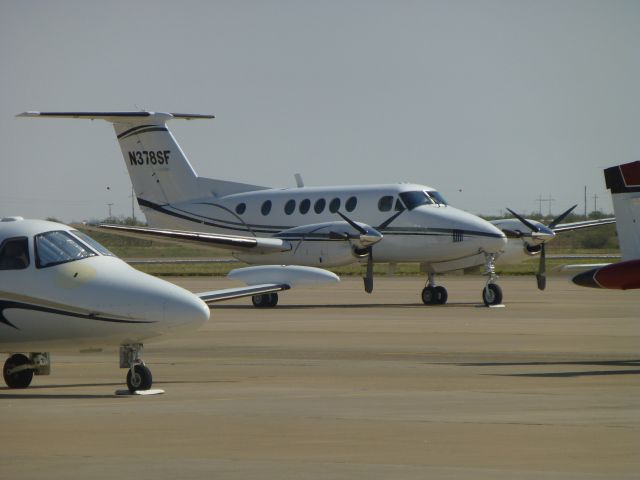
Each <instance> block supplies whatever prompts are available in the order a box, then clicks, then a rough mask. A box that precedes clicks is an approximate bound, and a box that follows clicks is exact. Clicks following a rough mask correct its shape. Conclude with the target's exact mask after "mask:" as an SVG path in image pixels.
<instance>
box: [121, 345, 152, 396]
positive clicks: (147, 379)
mask: <svg viewBox="0 0 640 480" xmlns="http://www.w3.org/2000/svg"><path fill="white" fill-rule="evenodd" d="M141 355H142V344H141V343H134V344H132V345H122V346H121V347H120V368H128V369H129V371H128V372H127V387H129V392H131V393H135V392H136V391H138V390H149V389H150V388H151V385H152V384H153V377H152V376H151V370H149V368H147V366H146V365H145V364H144V362H143V361H142V359H141V358H140V356H141Z"/></svg>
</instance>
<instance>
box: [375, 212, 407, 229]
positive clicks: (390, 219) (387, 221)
mask: <svg viewBox="0 0 640 480" xmlns="http://www.w3.org/2000/svg"><path fill="white" fill-rule="evenodd" d="M404 210H405V209H402V210H399V211H397V212H396V213H394V214H393V215H391V216H390V217H389V218H387V219H386V220H385V221H384V222H382V223H381V224H380V225H378V226H377V227H376V230H384V229H385V228H387V227H388V226H389V225H390V224H391V222H393V221H394V220H395V219H396V218H398V217H399V216H400V214H401V213H403V212H404Z"/></svg>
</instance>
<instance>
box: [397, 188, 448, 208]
mask: <svg viewBox="0 0 640 480" xmlns="http://www.w3.org/2000/svg"><path fill="white" fill-rule="evenodd" d="M400 198H402V201H403V202H404V204H405V205H406V206H407V208H408V209H409V210H413V209H414V208H416V207H419V206H420V205H433V204H436V205H446V204H447V201H446V200H445V199H444V197H443V196H442V195H440V194H439V193H438V192H436V191H434V190H432V191H430V192H427V191H424V190H418V191H415V192H402V193H400Z"/></svg>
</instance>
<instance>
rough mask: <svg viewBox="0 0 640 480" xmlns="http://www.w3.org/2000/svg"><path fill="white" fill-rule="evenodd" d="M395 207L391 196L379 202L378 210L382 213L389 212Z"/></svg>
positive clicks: (386, 196)
mask: <svg viewBox="0 0 640 480" xmlns="http://www.w3.org/2000/svg"><path fill="white" fill-rule="evenodd" d="M391 207H393V197H392V196H391V195H385V196H384V197H382V198H381V199H380V200H379V201H378V210H380V211H381V212H388V211H389V210H391Z"/></svg>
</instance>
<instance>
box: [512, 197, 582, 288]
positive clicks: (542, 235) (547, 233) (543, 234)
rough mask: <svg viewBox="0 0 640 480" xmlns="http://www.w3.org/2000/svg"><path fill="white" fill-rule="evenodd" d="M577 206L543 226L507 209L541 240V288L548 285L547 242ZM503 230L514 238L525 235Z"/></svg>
mask: <svg viewBox="0 0 640 480" xmlns="http://www.w3.org/2000/svg"><path fill="white" fill-rule="evenodd" d="M577 206H578V205H577V204H576V205H574V206H573V207H571V208H569V209H567V210H565V211H564V212H562V213H561V214H560V215H558V216H557V217H556V218H554V219H553V221H552V222H551V223H550V224H549V225H543V226H542V227H541V226H539V225H535V224H533V223H531V222H530V221H529V220H527V219H526V218H524V217H523V216H522V215H518V214H517V213H516V212H514V211H513V210H511V209H510V208H507V210H508V211H509V212H510V213H511V214H512V215H513V216H514V217H516V218H517V219H518V220H520V223H522V224H523V225H524V226H525V227H527V228H528V229H529V230H531V238H532V240H535V241H537V242H539V243H538V244H539V245H540V262H539V263H538V273H536V282H537V283H538V289H539V290H544V289H545V288H546V287H547V274H546V273H547V253H546V250H545V244H546V243H547V242H548V241H549V240H552V239H553V238H554V237H555V236H556V234H555V233H554V231H553V229H554V228H556V227H557V226H558V224H559V223H560V222H561V221H562V220H564V219H565V218H566V216H567V215H569V214H570V213H571V212H572V211H573V209H574V208H576V207H577ZM503 232H504V234H505V235H506V236H507V237H512V238H522V237H523V236H525V234H524V233H523V232H521V231H520V230H509V229H504V230H503Z"/></svg>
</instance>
